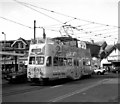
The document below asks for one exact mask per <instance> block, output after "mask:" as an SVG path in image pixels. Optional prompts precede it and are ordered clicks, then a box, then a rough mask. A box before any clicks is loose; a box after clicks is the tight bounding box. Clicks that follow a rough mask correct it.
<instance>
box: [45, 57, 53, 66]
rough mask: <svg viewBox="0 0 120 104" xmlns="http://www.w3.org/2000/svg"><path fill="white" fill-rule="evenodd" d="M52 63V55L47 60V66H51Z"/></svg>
mask: <svg viewBox="0 0 120 104" xmlns="http://www.w3.org/2000/svg"><path fill="white" fill-rule="evenodd" d="M51 65H52V57H51V56H50V57H48V58H47V61H46V66H51Z"/></svg>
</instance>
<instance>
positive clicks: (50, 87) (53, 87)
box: [50, 85, 63, 88]
mask: <svg viewBox="0 0 120 104" xmlns="http://www.w3.org/2000/svg"><path fill="white" fill-rule="evenodd" d="M61 86H63V85H57V86H53V87H50V88H56V87H61Z"/></svg>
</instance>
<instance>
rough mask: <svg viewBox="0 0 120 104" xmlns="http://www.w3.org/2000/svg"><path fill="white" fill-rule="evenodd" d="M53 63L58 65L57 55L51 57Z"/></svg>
mask: <svg viewBox="0 0 120 104" xmlns="http://www.w3.org/2000/svg"><path fill="white" fill-rule="evenodd" d="M53 64H54V66H58V57H54V58H53Z"/></svg>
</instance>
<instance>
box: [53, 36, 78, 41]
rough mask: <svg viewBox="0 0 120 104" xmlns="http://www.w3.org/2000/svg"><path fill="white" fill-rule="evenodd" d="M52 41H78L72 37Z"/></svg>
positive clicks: (56, 38) (57, 38)
mask: <svg viewBox="0 0 120 104" xmlns="http://www.w3.org/2000/svg"><path fill="white" fill-rule="evenodd" d="M53 40H60V41H73V40H75V41H77V40H78V39H76V38H72V37H55V38H53Z"/></svg>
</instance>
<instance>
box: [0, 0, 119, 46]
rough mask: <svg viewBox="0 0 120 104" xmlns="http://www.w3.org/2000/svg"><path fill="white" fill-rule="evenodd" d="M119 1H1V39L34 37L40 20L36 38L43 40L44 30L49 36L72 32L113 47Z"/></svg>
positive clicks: (85, 38) (78, 36)
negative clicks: (104, 42) (102, 41)
mask: <svg viewBox="0 0 120 104" xmlns="http://www.w3.org/2000/svg"><path fill="white" fill-rule="evenodd" d="M118 1H119V0H0V34H1V35H0V40H4V39H5V36H6V40H17V39H18V38H19V37H22V38H24V39H26V40H28V39H31V38H34V29H33V27H34V20H36V27H37V28H36V37H42V32H43V29H42V28H41V27H44V28H45V32H46V36H47V37H56V36H61V35H65V34H66V33H70V34H72V35H71V36H72V37H77V38H80V40H94V41H101V40H105V41H107V43H109V44H113V43H114V42H115V41H117V39H116V38H118V32H117V26H118ZM21 2H22V4H21ZM23 2H24V4H23ZM25 3H26V4H25ZM28 4H29V5H28ZM51 11H54V12H51ZM64 23H66V24H64ZM63 26H66V27H65V28H63ZM69 26H70V27H69ZM71 27H76V29H73V28H71ZM65 31H67V32H66V33H65ZM2 32H4V33H5V34H6V35H4V34H2ZM73 34H74V35H73Z"/></svg>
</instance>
